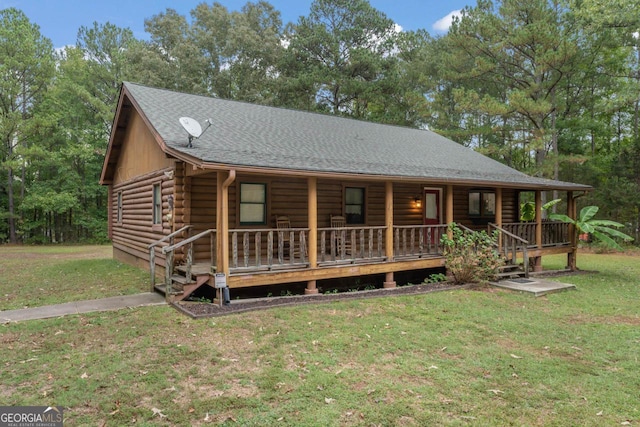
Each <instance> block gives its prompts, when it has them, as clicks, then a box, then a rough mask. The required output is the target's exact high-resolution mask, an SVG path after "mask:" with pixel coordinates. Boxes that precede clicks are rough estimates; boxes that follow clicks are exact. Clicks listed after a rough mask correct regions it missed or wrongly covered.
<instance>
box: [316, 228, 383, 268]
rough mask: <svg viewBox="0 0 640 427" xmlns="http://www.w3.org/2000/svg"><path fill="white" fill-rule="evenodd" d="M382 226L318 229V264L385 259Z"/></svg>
mask: <svg viewBox="0 0 640 427" xmlns="http://www.w3.org/2000/svg"><path fill="white" fill-rule="evenodd" d="M385 229H386V227H384V226H374V227H358V226H355V227H339V228H335V227H334V228H331V227H328V228H318V244H319V248H318V262H319V263H338V262H341V261H347V262H362V261H375V260H384V259H385V237H384V236H385V233H384V230H385Z"/></svg>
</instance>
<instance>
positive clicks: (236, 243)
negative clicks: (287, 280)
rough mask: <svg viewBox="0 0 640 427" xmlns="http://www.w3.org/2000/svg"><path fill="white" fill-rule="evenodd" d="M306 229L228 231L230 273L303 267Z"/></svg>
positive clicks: (306, 259)
mask: <svg viewBox="0 0 640 427" xmlns="http://www.w3.org/2000/svg"><path fill="white" fill-rule="evenodd" d="M308 235H309V229H308V228H287V229H282V228H281V229H276V230H274V229H253V230H250V229H237V230H229V241H230V243H231V253H230V256H231V260H230V261H231V263H230V268H231V269H234V270H243V269H245V270H247V269H252V270H255V269H258V270H260V269H272V268H277V267H304V266H307V265H308V264H309V261H308V258H309V255H308V254H309V250H308V245H307V236H308Z"/></svg>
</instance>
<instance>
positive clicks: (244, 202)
mask: <svg viewBox="0 0 640 427" xmlns="http://www.w3.org/2000/svg"><path fill="white" fill-rule="evenodd" d="M266 223H267V184H262V183H248V182H242V183H240V225H266Z"/></svg>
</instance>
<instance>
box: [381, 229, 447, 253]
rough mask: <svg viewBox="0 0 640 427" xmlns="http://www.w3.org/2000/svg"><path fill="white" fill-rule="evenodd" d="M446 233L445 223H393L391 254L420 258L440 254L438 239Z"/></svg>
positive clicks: (442, 250) (442, 248) (441, 251)
mask: <svg viewBox="0 0 640 427" xmlns="http://www.w3.org/2000/svg"><path fill="white" fill-rule="evenodd" d="M446 233H447V225H446V224H438V225H395V226H394V227H393V240H394V245H393V254H394V257H396V258H410V257H416V258H422V257H425V256H435V255H442V254H443V252H444V246H443V244H442V242H441V241H440V239H441V238H442V235H443V234H446Z"/></svg>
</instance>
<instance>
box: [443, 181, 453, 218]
mask: <svg viewBox="0 0 640 427" xmlns="http://www.w3.org/2000/svg"><path fill="white" fill-rule="evenodd" d="M445 204H446V211H445V214H444V215H445V221H446V222H447V225H449V224H451V223H452V222H453V185H447V195H446V202H445Z"/></svg>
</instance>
